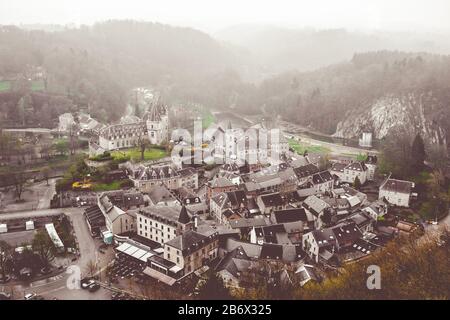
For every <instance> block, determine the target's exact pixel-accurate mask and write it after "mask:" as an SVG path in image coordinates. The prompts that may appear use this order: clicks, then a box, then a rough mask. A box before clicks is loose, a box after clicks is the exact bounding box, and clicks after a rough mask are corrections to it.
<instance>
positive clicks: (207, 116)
mask: <svg viewBox="0 0 450 320" xmlns="http://www.w3.org/2000/svg"><path fill="white" fill-rule="evenodd" d="M214 121H216V118H215V117H214V116H213V114H212V113H211V111H210V110H209V109H204V111H203V114H202V126H203V129H206V128H208V127H209V126H210V125H211V124H212V123H214Z"/></svg>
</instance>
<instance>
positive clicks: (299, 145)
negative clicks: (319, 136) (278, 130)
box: [288, 139, 330, 154]
mask: <svg viewBox="0 0 450 320" xmlns="http://www.w3.org/2000/svg"><path fill="white" fill-rule="evenodd" d="M288 143H289V147H290V148H292V149H294V150H295V151H296V152H297V153H298V154H303V153H305V151H307V152H312V153H329V152H330V149H328V148H325V147H322V146H315V145H312V144H308V143H305V142H300V141H297V140H295V139H289V140H288Z"/></svg>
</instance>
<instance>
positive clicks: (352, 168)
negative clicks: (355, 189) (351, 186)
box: [341, 161, 368, 184]
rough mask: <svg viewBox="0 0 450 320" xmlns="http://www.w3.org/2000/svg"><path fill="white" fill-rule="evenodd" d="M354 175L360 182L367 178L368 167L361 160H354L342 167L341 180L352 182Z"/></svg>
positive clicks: (364, 181)
mask: <svg viewBox="0 0 450 320" xmlns="http://www.w3.org/2000/svg"><path fill="white" fill-rule="evenodd" d="M356 177H358V178H359V181H360V182H361V184H364V183H366V181H367V180H368V169H367V166H366V164H365V163H364V162H363V161H355V162H353V163H350V164H349V165H347V166H346V167H345V169H344V175H343V180H341V181H342V182H347V183H354V182H355V179H356Z"/></svg>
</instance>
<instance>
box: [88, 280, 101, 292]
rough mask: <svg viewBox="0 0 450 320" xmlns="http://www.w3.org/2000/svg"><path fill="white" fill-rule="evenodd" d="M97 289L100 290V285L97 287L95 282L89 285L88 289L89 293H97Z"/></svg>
mask: <svg viewBox="0 0 450 320" xmlns="http://www.w3.org/2000/svg"><path fill="white" fill-rule="evenodd" d="M98 289H100V285H99V284H98V283H96V282H94V283H93V284H91V285H90V286H89V287H88V290H89V292H95V291H97V290H98Z"/></svg>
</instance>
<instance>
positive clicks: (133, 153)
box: [111, 148, 168, 161]
mask: <svg viewBox="0 0 450 320" xmlns="http://www.w3.org/2000/svg"><path fill="white" fill-rule="evenodd" d="M111 156H112V157H113V158H114V159H116V160H124V159H125V160H126V159H131V160H133V161H141V152H140V150H139V149H138V148H132V149H124V150H118V151H113V152H111ZM167 156H168V153H167V152H166V151H165V150H162V149H158V148H150V149H145V152H144V161H150V160H158V159H161V158H164V157H167Z"/></svg>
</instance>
